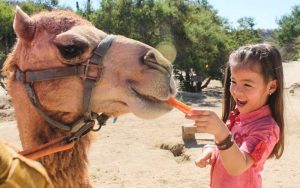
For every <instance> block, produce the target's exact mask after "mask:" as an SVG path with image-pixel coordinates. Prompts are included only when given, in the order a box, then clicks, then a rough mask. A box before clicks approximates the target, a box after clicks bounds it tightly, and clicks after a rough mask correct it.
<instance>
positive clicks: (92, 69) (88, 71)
mask: <svg viewBox="0 0 300 188" xmlns="http://www.w3.org/2000/svg"><path fill="white" fill-rule="evenodd" d="M84 66H85V67H84V76H83V79H90V80H94V81H98V80H99V79H100V77H101V67H100V66H99V65H97V64H92V63H90V61H88V62H87V63H86V64H84ZM94 75H96V76H94Z"/></svg>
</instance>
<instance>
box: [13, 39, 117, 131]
mask: <svg viewBox="0 0 300 188" xmlns="http://www.w3.org/2000/svg"><path fill="white" fill-rule="evenodd" d="M115 38H116V36H115V35H107V36H106V37H105V38H104V39H103V40H101V42H100V43H99V45H98V46H97V48H96V49H95V50H94V52H93V54H92V56H91V58H90V59H89V60H88V61H87V62H86V63H84V64H81V65H72V66H67V67H60V68H53V69H47V70H37V71H24V72H22V71H21V70H19V69H17V70H16V80H18V81H19V82H21V83H22V84H24V86H25V90H26V92H27V95H28V97H29V99H30V101H31V103H32V105H33V106H34V107H35V109H36V110H37V112H38V113H39V114H40V115H41V116H42V117H43V118H44V119H45V120H46V121H47V122H48V123H49V124H50V125H51V126H52V127H55V128H59V129H61V130H63V131H70V132H71V133H76V132H82V130H85V129H86V127H85V126H88V127H89V130H91V128H92V127H91V124H90V123H91V122H94V120H93V119H96V118H97V119H98V118H99V116H98V114H96V113H94V112H92V111H91V106H92V105H91V103H92V92H93V88H94V87H95V84H96V82H97V81H99V80H100V78H101V74H102V70H103V67H102V58H103V56H104V55H105V54H106V52H107V51H108V49H109V47H110V46H111V44H112V42H113V40H114V39H115ZM70 76H79V77H81V78H82V79H83V80H84V95H83V118H81V119H79V120H77V121H76V122H74V123H72V124H71V125H66V124H63V123H60V122H58V121H56V120H54V119H53V118H51V117H50V116H49V115H47V114H46V112H45V111H44V110H43V107H42V106H41V104H40V102H39V100H38V98H37V96H36V93H35V90H34V88H33V84H34V83H35V82H41V81H47V80H55V79H63V78H67V77H70ZM102 115H103V116H104V117H102V119H103V118H104V119H108V118H109V116H107V115H105V114H102ZM105 116H106V117H105ZM89 130H88V131H89ZM74 135H77V134H74ZM80 136H81V135H79V137H80Z"/></svg>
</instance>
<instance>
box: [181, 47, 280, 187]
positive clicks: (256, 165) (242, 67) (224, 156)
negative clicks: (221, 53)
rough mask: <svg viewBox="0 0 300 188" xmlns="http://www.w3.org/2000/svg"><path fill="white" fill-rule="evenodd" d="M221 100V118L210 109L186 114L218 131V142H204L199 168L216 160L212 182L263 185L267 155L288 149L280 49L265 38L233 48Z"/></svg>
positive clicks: (200, 126)
mask: <svg viewBox="0 0 300 188" xmlns="http://www.w3.org/2000/svg"><path fill="white" fill-rule="evenodd" d="M223 102H224V106H223V117H222V120H221V119H219V118H218V116H217V115H216V114H215V113H214V112H212V111H209V110H193V112H192V113H191V114H188V115H186V118H187V119H191V120H195V126H197V130H198V131H202V132H207V133H210V134H213V135H214V137H215V146H205V147H204V149H203V155H202V157H200V158H199V159H197V160H196V161H195V164H196V165H197V166H198V167H201V168H203V167H205V166H206V165H208V164H211V165H212V168H211V187H213V188H226V187H228V188H233V187H234V188H235V187H242V188H254V187H262V180H261V175H260V174H261V172H262V170H263V165H264V163H265V161H266V160H267V159H268V158H271V157H275V158H276V159H279V158H280V157H281V155H282V153H283V150H284V120H283V71H282V62H281V56H280V53H279V51H278V50H277V49H276V48H275V47H274V46H272V45H269V44H265V43H263V44H256V45H248V46H244V47H240V48H239V49H238V50H236V51H235V52H233V53H232V54H231V55H230V57H229V62H228V64H227V68H226V72H225V85H224V100H223ZM226 120H227V121H226ZM225 121H226V124H225V123H224V122H225Z"/></svg>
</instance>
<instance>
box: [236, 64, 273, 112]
mask: <svg viewBox="0 0 300 188" xmlns="http://www.w3.org/2000/svg"><path fill="white" fill-rule="evenodd" d="M230 70H231V84H230V93H231V96H232V97H233V99H234V100H235V103H236V105H237V108H238V110H239V112H240V113H241V114H245V113H249V112H252V111H255V110H257V109H259V108H260V107H262V106H264V105H266V104H267V100H268V97H269V96H270V93H271V94H272V93H274V92H275V90H276V88H277V82H276V80H271V81H269V82H268V83H267V84H266V83H265V81H264V78H263V76H262V74H261V73H260V67H259V65H255V66H254V67H253V68H251V69H250V68H246V67H245V68H244V67H236V66H231V69H230Z"/></svg>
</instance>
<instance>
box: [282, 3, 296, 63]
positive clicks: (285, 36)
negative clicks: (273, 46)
mask: <svg viewBox="0 0 300 188" xmlns="http://www.w3.org/2000/svg"><path fill="white" fill-rule="evenodd" d="M278 25H279V29H278V30H276V39H277V41H278V44H279V45H280V46H281V47H283V49H284V51H285V53H284V54H283V57H284V59H286V60H297V59H298V58H300V50H299V48H300V46H299V36H300V5H299V6H295V7H293V8H292V12H291V14H290V15H285V16H283V17H281V19H279V20H278Z"/></svg>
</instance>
